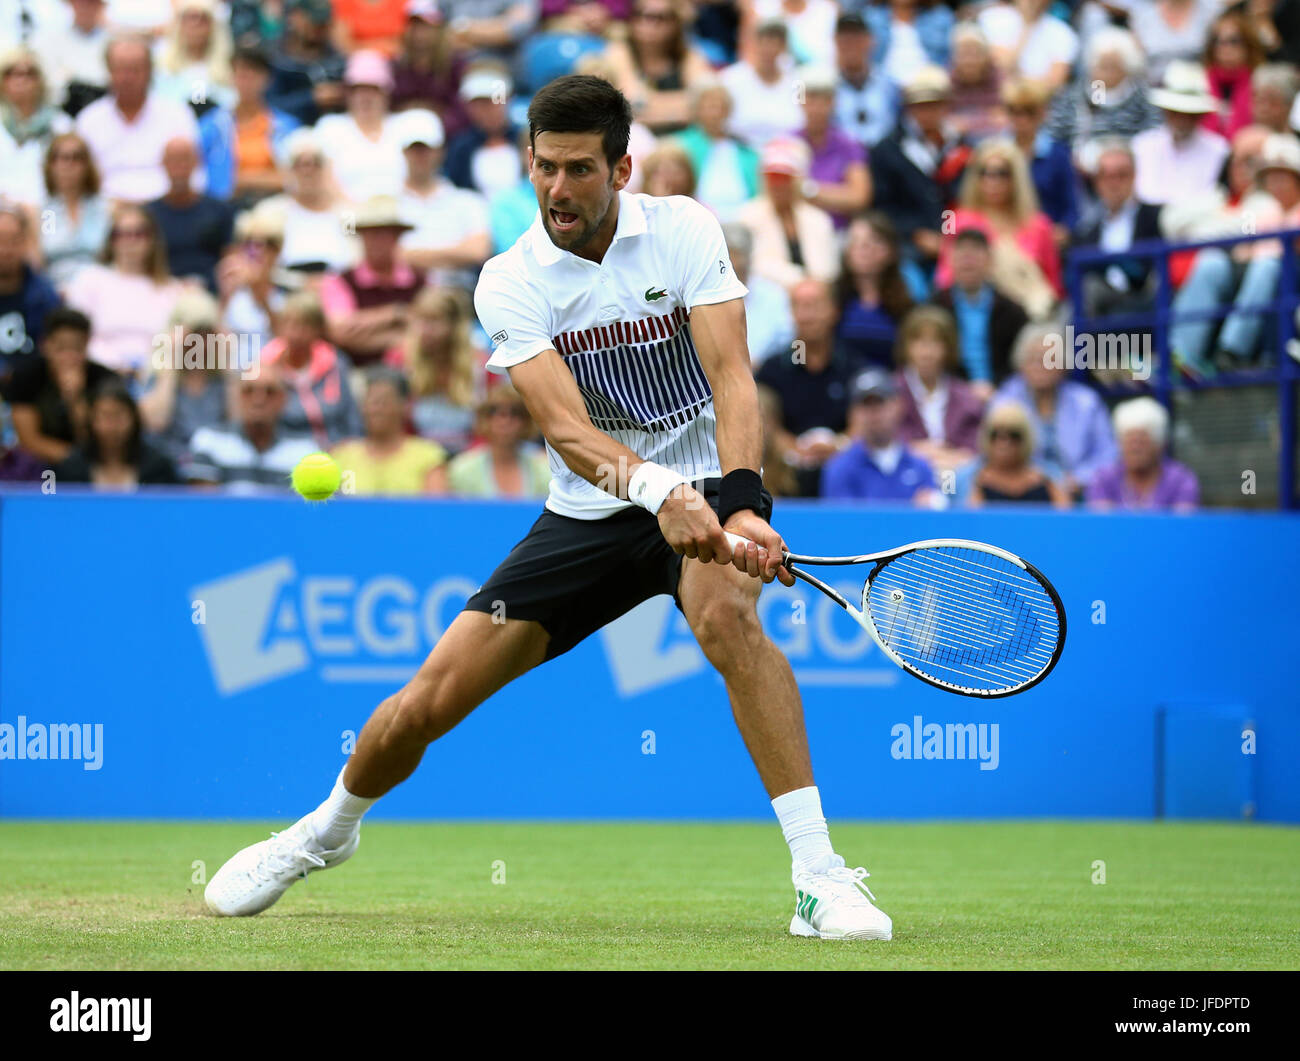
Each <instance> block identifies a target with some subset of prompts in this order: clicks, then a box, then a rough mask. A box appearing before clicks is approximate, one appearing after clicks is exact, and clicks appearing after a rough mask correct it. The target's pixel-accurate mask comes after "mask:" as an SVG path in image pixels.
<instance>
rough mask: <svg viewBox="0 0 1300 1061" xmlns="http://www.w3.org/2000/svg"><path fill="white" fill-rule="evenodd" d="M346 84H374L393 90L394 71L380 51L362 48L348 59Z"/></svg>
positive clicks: (388, 90) (345, 74) (377, 86)
mask: <svg viewBox="0 0 1300 1061" xmlns="http://www.w3.org/2000/svg"><path fill="white" fill-rule="evenodd" d="M343 83H344V84H345V85H374V86H375V87H376V88H382V89H383V90H384V91H385V92H391V91H392V90H393V72H392V71H391V70H390V69H389V68H388V60H387V59H385V58H384V57H383V55H382V54H381V53H380V52H377V51H374V50H373V49H370V48H362V49H361V50H360V51H357V52H353V53H352V57H351V58H350V59H348V66H347V69H346V70H345V71H344V73H343Z"/></svg>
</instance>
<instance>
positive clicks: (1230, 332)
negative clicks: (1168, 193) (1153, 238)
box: [1169, 133, 1300, 376]
mask: <svg viewBox="0 0 1300 1061" xmlns="http://www.w3.org/2000/svg"><path fill="white" fill-rule="evenodd" d="M1258 175H1259V180H1260V181H1261V183H1262V184H1263V186H1264V191H1265V192H1266V193H1267V195H1268V196H1269V197H1270V198H1271V202H1270V201H1267V200H1266V201H1265V206H1264V207H1263V208H1262V209H1261V210H1259V211H1258V213H1256V214H1255V216H1253V217H1252V221H1253V223H1254V224H1255V225H1256V226H1257V227H1256V229H1255V230H1256V231H1257V232H1271V231H1275V230H1277V229H1283V228H1296V227H1300V140H1298V139H1297V138H1296V137H1295V136H1292V135H1290V134H1277V133H1273V134H1270V135H1269V137H1268V139H1267V141H1266V142H1265V144H1264V150H1263V153H1262V155H1261V157H1260V161H1259V170H1258ZM1231 250H1232V253H1229V250H1228V249H1225V248H1223V247H1206V248H1205V249H1204V250H1201V251H1199V252H1198V253H1197V255H1196V264H1195V266H1193V268H1192V274H1191V276H1189V277H1188V279H1187V282H1186V283H1185V284H1184V285H1183V286H1182V288H1181V289H1180V290H1179V292H1178V294H1177V296H1176V297H1175V298H1174V304H1173V310H1174V320H1175V323H1174V325H1173V327H1172V328H1171V330H1170V338H1169V346H1170V351H1171V353H1172V354H1173V356H1174V358H1175V360H1176V361H1177V362H1178V363H1179V364H1180V365H1182V366H1184V367H1185V368H1187V369H1189V370H1190V372H1191V373H1192V374H1193V375H1196V376H1207V375H1213V374H1214V370H1215V369H1220V370H1231V369H1234V368H1237V367H1239V366H1240V365H1241V364H1243V363H1244V362H1247V361H1249V360H1250V359H1251V358H1252V357H1253V356H1254V354H1255V350H1256V347H1257V346H1258V344H1259V341H1260V336H1261V335H1262V334H1263V332H1264V326H1265V324H1267V323H1268V322H1269V320H1270V318H1271V314H1267V313H1261V312H1258V309H1257V307H1261V306H1266V305H1268V303H1270V302H1272V301H1273V298H1274V296H1275V295H1276V294H1277V284H1278V276H1279V275H1280V273H1281V268H1282V258H1281V247H1280V245H1279V244H1278V243H1277V241H1276V240H1258V241H1256V242H1254V243H1249V244H1241V245H1239V246H1238V247H1235V248H1232V249H1231ZM1229 302H1231V305H1232V307H1233V312H1231V313H1230V314H1229V315H1228V316H1227V318H1226V319H1225V320H1224V321H1223V326H1222V327H1221V328H1220V329H1219V334H1218V339H1217V341H1216V343H1215V350H1214V354H1213V357H1212V359H1210V343H1211V339H1212V336H1213V334H1214V329H1215V324H1216V322H1215V321H1213V320H1183V321H1180V320H1178V316H1179V314H1180V313H1185V312H1187V311H1189V310H1190V311H1193V312H1198V311H1203V310H1205V309H1206V308H1208V307H1211V306H1223V305H1225V304H1226V303H1229ZM1207 359H1209V360H1212V365H1211V364H1210V363H1207Z"/></svg>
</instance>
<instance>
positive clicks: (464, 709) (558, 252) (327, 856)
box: [205, 75, 893, 940]
mask: <svg viewBox="0 0 1300 1061" xmlns="http://www.w3.org/2000/svg"><path fill="white" fill-rule="evenodd" d="M528 121H529V131H530V142H531V144H532V146H531V148H530V150H529V168H530V172H531V174H532V181H533V187H534V189H535V190H536V192H537V201H538V205H539V207H540V210H539V213H538V216H537V218H536V220H535V221H534V223H533V225H532V227H531V228H530V229H529V230H528V231H527V232H526V233H525V234H524V235H523V236H521V237H520V238H519V240H518V242H516V243H515V245H514V246H513V247H511V248H510V249H509V250H508V251H506V252H505V253H504V254H499V255H497V256H496V257H495V258H492V259H491V260H489V261H488V263H487V264H486V265H485V266H484V268H483V273H482V275H481V277H480V279H479V285H478V289H477V291H476V293H475V306H476V308H477V310H478V313H479V317H480V320H481V321H482V323H483V325H484V327H485V328H486V330H487V331H488V332H489V334H490V335H491V336H492V342H493V345H494V347H495V352H494V353H493V355H492V358H491V360H490V361H489V363H488V364H489V368H492V369H494V370H496V371H497V372H502V371H508V372H509V375H510V379H511V382H512V383H513V384H514V386H515V388H516V389H517V390H518V391H519V392H520V394H521V395H522V396H523V398H524V402H525V404H526V405H527V407H528V411H529V412H530V413H531V414H532V416H533V418H534V420H535V421H536V422H537V424H538V426H539V427H540V428H541V430H542V433H543V435H544V436H545V438H546V444H547V450H548V452H549V455H550V462H551V472H552V479H551V490H550V497H549V498H548V499H547V502H546V509H545V511H543V512H542V514H541V516H539V517H538V519H537V521H536V523H534V524H533V527H532V529H531V530H530V531H529V532H528V535H527V536H526V537H525V538H524V539H523V540H522V541H521V542H519V544H518V545H516V546H515V548H514V549H513V550H512V551H511V553H510V555H509V556H507V557H506V559H505V561H504V562H503V563H502V564H501V566H500V567H498V568H497V570H496V571H495V572H494V573H493V574H492V576H491V577H490V578H489V579H488V580H487V582H486V583H484V585H483V586H482V587H481V588H480V589H479V590H478V591H477V592H476V593H475V594H474V595H473V596H471V597H470V599H469V601H468V602H467V603H466V605H465V610H464V611H463V612H461V614H460V615H458V616H457V617H456V619H455V621H454V622H453V623H452V624H451V626H450V627H449V628H448V629H447V632H446V633H445V634H443V636H442V638H441V639H440V640H439V641H438V644H437V645H435V646H434V649H433V652H432V653H430V655H429V658H428V659H427V660H426V661H425V663H424V665H423V666H422V667H421V668H420V670H419V673H417V674H416V676H415V677H414V678H413V679H412V680H411V682H410V683H409V684H408V685H407V686H406V687H405V688H404V689H402V690H401V691H400V692H398V693H397V694H395V695H394V696H391V697H389V698H388V699H387V700H385V701H384V702H383V703H382V704H381V705H380V706H379V708H378V709H377V710H376V711H375V713H374V714H373V715H372V716H371V718H370V721H369V722H367V723H366V726H365V728H364V729H363V730H362V732H361V736H360V737H359V738H358V741H357V746H356V751H355V752H354V753H353V755H352V757H351V758H350V759H349V760H348V763H347V766H346V767H345V768H344V770H343V771H342V772H341V773H340V774H339V777H338V780H337V782H336V784H335V786H334V791H333V792H332V793H331V794H330V796H329V798H328V799H326V801H325V802H324V803H322V804H321V805H320V807H318V808H317V809H316V810H315V811H314V812H312V813H311V814H308V815H307V816H305V817H304V818H302V819H300V820H299V821H298V822H297V823H296V824H295V825H293V826H292V827H290V828H289V829H287V830H286V831H285V832H283V833H280V834H278V835H275V836H273V837H272V839H271V840H266V841H263V842H262V843H260V844H255V845H253V846H252V847H248V848H245V849H244V850H243V851H241V852H239V853H238V854H237V855H235V856H234V857H233V858H232V859H231V860H230V861H229V862H227V863H226V864H225V865H224V866H223V867H222V868H221V870H220V871H219V872H218V873H217V874H216V875H215V876H214V877H213V878H212V881H211V882H210V883H209V885H208V887H207V889H206V891H205V897H206V899H207V902H208V905H209V907H211V908H212V909H213V910H214V911H215V912H217V913H219V914H225V915H247V914H256V913H259V912H260V911H262V910H264V909H266V908H267V907H268V906H270V905H271V904H272V903H274V902H275V901H276V900H277V899H279V897H280V896H281V895H282V894H283V893H284V892H285V890H286V889H287V888H288V887H289V885H290V884H292V883H293V881H294V880H296V879H298V878H299V877H301V876H304V875H306V874H307V873H310V872H312V871H313V870H316V869H324V868H327V867H329V866H334V865H338V864H339V863H340V862H342V861H344V860H345V859H347V858H349V857H350V856H351V855H352V854H353V852H355V850H356V848H357V845H358V842H359V839H360V821H361V817H362V815H363V814H364V813H365V812H366V810H367V809H369V807H370V806H371V805H372V804H373V803H374V802H375V800H376V799H378V798H379V797H380V796H381V795H383V794H384V793H386V792H388V791H389V790H390V789H392V788H393V787H395V786H396V785H398V784H400V783H401V782H402V781H404V780H405V779H406V778H407V777H409V776H410V775H411V774H412V773H413V772H414V770H415V768H416V766H417V765H418V764H419V762H420V759H421V757H422V756H423V755H424V750H425V747H426V746H427V745H428V744H429V743H430V742H432V741H434V740H436V739H437V738H438V737H440V736H442V735H443V734H444V733H446V732H447V731H448V730H450V729H451V728H452V727H453V726H455V725H456V724H457V723H458V722H460V721H461V720H462V719H463V718H464V717H465V716H466V715H468V714H469V712H470V711H472V710H473V709H474V708H475V707H477V706H478V705H479V704H480V703H482V702H483V701H484V700H486V699H487V698H488V697H489V696H491V694H492V693H494V692H495V691H496V690H497V689H500V688H501V687H502V686H503V685H505V684H506V683H507V682H510V681H512V680H514V679H515V678H517V677H519V676H520V675H521V674H523V673H525V672H526V671H528V670H531V669H532V668H533V667H536V666H538V665H540V664H542V663H544V662H545V661H547V660H550V659H553V658H555V657H556V656H558V655H560V654H561V653H564V652H567V651H568V650H569V649H570V648H572V647H573V646H574V645H576V644H578V643H579V642H580V641H582V640H583V639H584V638H585V637H587V636H588V635H589V634H592V633H594V632H595V631H596V630H598V629H600V628H601V627H602V626H604V625H606V624H607V623H609V622H612V621H613V620H614V619H616V618H618V617H619V616H620V615H622V614H624V613H625V612H627V611H629V610H631V609H632V608H634V607H636V605H638V604H640V603H641V602H642V601H644V600H646V599H648V598H650V597H653V596H656V595H658V594H669V595H671V596H672V597H673V598H674V600H675V601H676V603H677V606H678V607H679V608H680V609H681V610H682V612H683V614H684V615H685V617H686V621H687V622H688V623H689V624H690V627H691V630H692V631H693V632H694V634H695V636H696V638H697V640H698V641H699V643H700V646H701V648H702V649H703V650H704V654H705V656H706V657H707V658H708V659H709V661H710V662H711V663H712V664H713V665H714V666H715V667H716V668H717V670H718V672H719V673H720V674H721V676H722V677H723V679H724V680H725V682H726V685H727V692H728V694H729V696H730V699H731V706H732V711H733V714H734V716H735V719H736V723H737V725H738V727H739V728H740V731H741V734H742V736H743V737H744V740H745V745H746V747H747V748H748V749H749V752H750V755H751V757H752V758H753V760H754V764H755V766H757V768H758V772H759V774H760V776H761V777H762V779H763V782H764V785H765V786H766V788H767V791H768V794H769V796H770V797H771V798H772V805H773V809H774V810H775V811H776V813H777V817H778V819H779V820H780V822H781V826H782V831H783V833H784V834H785V838H786V840H787V842H788V843H789V845H790V852H791V859H792V877H793V881H794V886H795V891H796V908H795V914H794V918H793V919H792V921H791V923H790V931H791V933H793V934H795V935H800V936H812V937H819V938H823V939H857V940H865V939H878V940H887V939H889V938H891V935H892V931H893V927H892V924H891V922H890V919H889V918H888V917H887V916H886V915H885V914H884V913H882V912H881V911H880V910H877V909H876V907H875V906H874V905H872V903H871V901H870V900H871V895H870V892H868V891H867V889H866V886H865V885H864V884H863V878H864V877H866V876H867V871H866V870H865V869H862V868H861V867H859V868H857V869H849V868H848V867H847V866H846V865H845V862H844V859H843V858H841V857H840V856H839V855H837V854H836V853H835V850H834V848H833V847H832V846H831V842H830V835H829V833H828V831H827V828H826V820H825V818H824V817H823V816H822V810H821V800H820V797H819V795H818V792H817V788H816V786H815V785H814V783H813V775H812V765H811V763H810V760H809V755H808V742H807V737H806V734H805V732H804V724H803V710H802V707H801V704H800V700H799V691H798V688H797V687H796V685H795V682H794V675H793V673H792V672H791V670H790V664H789V662H788V661H787V660H786V658H785V657H784V656H783V655H782V654H781V651H780V650H779V649H778V648H777V647H776V646H775V645H774V644H773V643H772V642H771V640H770V639H769V638H768V637H767V636H766V634H765V633H764V632H763V628H762V625H761V624H760V622H759V620H758V615H757V609H756V604H757V601H758V595H759V590H760V589H761V588H762V585H763V583H765V582H770V581H771V580H772V579H773V578H774V577H779V578H780V579H781V581H782V582H784V583H785V584H787V585H792V584H793V582H794V579H793V576H792V575H791V574H790V573H789V572H788V571H787V570H786V569H785V568H784V567H783V566H782V564H781V557H782V553H783V549H784V544H783V542H782V540H781V536H780V535H779V534H777V533H776V532H775V531H774V530H773V529H772V528H771V526H770V525H769V524H768V516H769V515H770V513H771V507H772V498H771V496H770V495H769V494H768V493H767V491H766V490H764V489H763V486H762V480H761V479H760V477H759V463H760V460H761V454H762V427H761V417H760V415H759V407H758V394H757V390H756V388H755V385H754V380H753V376H752V375H751V373H750V369H749V353H748V350H747V349H746V345H745V310H744V302H743V299H744V295H745V286H744V284H742V283H741V282H740V281H739V280H737V279H736V277H735V274H734V272H733V270H732V268H731V263H730V261H729V260H728V257H727V249H726V244H725V243H724V241H723V235H722V229H721V227H720V226H719V224H718V222H717V220H716V219H715V218H714V217H713V215H712V214H710V213H709V212H708V211H707V210H706V209H705V208H704V207H703V206H701V205H700V204H698V203H696V202H695V201H694V200H692V199H688V198H685V197H682V196H669V197H667V198H653V197H651V196H648V195H631V194H629V193H627V192H626V191H624V188H625V187H626V185H627V182H628V179H629V177H630V176H631V172H632V162H631V159H630V157H629V156H628V153H627V144H628V133H629V128H630V126H631V123H632V111H631V107H630V106H629V105H628V102H627V100H626V99H625V98H624V97H623V95H622V93H620V92H619V91H618V90H617V89H615V88H614V87H613V86H612V85H610V84H609V83H608V82H606V81H603V80H601V79H600V78H596V77H587V76H582V75H574V76H569V77H562V78H558V79H557V80H555V81H552V82H551V83H550V84H549V85H547V86H545V87H544V88H543V89H542V90H541V91H539V92H538V93H537V95H536V96H535V97H534V98H533V100H532V103H531V104H530V105H529V110H528ZM724 528H725V529H726V531H727V532H730V533H733V534H736V535H739V536H741V537H743V538H748V539H749V543H748V544H747V545H737V546H735V548H734V549H733V548H732V547H731V546H729V545H728V544H727V540H726V537H725V536H724V530H723V529H724Z"/></svg>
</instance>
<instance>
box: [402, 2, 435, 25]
mask: <svg viewBox="0 0 1300 1061" xmlns="http://www.w3.org/2000/svg"><path fill="white" fill-rule="evenodd" d="M406 17H407V18H418V19H423V20H424V21H425V22H432V23H433V24H434V25H437V24H438V23H440V22H441V21H442V12H441V11H439V10H438V4H437V3H436V0H406Z"/></svg>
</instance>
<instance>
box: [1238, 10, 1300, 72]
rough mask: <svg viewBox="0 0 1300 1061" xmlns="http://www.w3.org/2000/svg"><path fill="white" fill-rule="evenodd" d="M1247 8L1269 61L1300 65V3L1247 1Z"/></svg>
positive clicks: (1256, 34)
mask: <svg viewBox="0 0 1300 1061" xmlns="http://www.w3.org/2000/svg"><path fill="white" fill-rule="evenodd" d="M1244 9H1245V11H1246V14H1247V15H1248V16H1249V17H1250V20H1251V23H1252V25H1253V26H1254V28H1255V36H1257V37H1258V38H1259V43H1260V45H1261V46H1262V47H1263V48H1264V52H1265V54H1266V55H1267V56H1268V58H1269V61H1270V62H1285V63H1291V64H1292V65H1295V64H1296V63H1300V3H1297V2H1296V0H1248V2H1247V3H1246V4H1245V5H1244Z"/></svg>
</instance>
